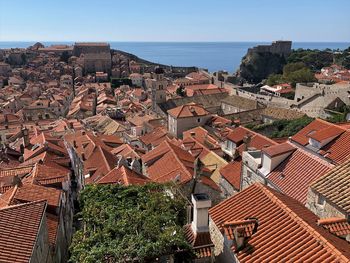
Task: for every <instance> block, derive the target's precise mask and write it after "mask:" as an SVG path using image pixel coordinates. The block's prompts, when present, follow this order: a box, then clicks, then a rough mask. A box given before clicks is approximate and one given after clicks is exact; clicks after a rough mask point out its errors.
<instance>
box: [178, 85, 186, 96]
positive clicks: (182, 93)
mask: <svg viewBox="0 0 350 263" xmlns="http://www.w3.org/2000/svg"><path fill="white" fill-rule="evenodd" d="M176 94H177V95H179V96H181V97H185V96H186V90H185V87H184V86H183V85H180V86H179V87H178V88H177V89H176Z"/></svg>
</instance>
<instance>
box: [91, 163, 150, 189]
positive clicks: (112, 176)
mask: <svg viewBox="0 0 350 263" xmlns="http://www.w3.org/2000/svg"><path fill="white" fill-rule="evenodd" d="M150 182H151V179H150V178H148V177H146V176H144V175H142V174H139V173H136V172H135V171H132V170H130V169H129V168H127V167H125V166H121V167H115V168H114V169H112V170H111V171H110V172H109V173H107V174H106V175H105V176H103V177H102V178H101V179H99V180H98V181H97V182H96V183H97V184H121V185H125V186H129V185H144V184H146V183H150Z"/></svg>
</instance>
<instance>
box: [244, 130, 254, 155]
mask: <svg viewBox="0 0 350 263" xmlns="http://www.w3.org/2000/svg"><path fill="white" fill-rule="evenodd" d="M252 137H253V135H252V134H250V133H248V134H247V135H246V136H244V138H243V143H244V151H248V150H249V145H250V143H251V141H252Z"/></svg>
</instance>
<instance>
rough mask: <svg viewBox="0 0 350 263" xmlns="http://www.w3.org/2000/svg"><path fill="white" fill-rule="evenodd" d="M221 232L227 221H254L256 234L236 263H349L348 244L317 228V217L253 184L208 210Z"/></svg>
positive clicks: (349, 248) (238, 254) (285, 198)
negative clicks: (256, 221) (256, 226)
mask: <svg viewBox="0 0 350 263" xmlns="http://www.w3.org/2000/svg"><path fill="white" fill-rule="evenodd" d="M209 214H210V217H211V219H212V220H213V222H214V223H215V225H216V226H217V227H218V228H219V229H221V230H223V224H224V223H225V222H228V221H237V220H243V219H245V218H249V217H254V218H256V219H258V221H259V227H258V230H257V232H256V233H255V234H254V235H253V236H252V237H251V238H250V240H249V242H248V244H247V245H246V247H245V248H244V249H242V250H241V251H239V252H238V253H236V255H237V258H238V260H239V261H240V262H246V263H249V262H252V263H253V262H306V261H308V262H349V261H350V244H348V243H347V242H346V241H344V240H341V239H339V238H338V237H335V236H333V235H332V234H330V233H329V232H328V231H326V230H325V229H323V228H322V227H321V226H318V225H317V220H318V217H317V216H315V215H314V214H313V213H312V212H311V211H309V210H308V209H307V208H306V207H304V206H303V205H302V204H301V203H299V202H298V201H295V200H294V199H292V198H290V197H288V196H286V195H284V194H281V193H279V192H277V191H276V190H273V189H271V188H269V187H267V186H264V185H262V184H259V183H257V184H253V185H251V186H250V187H248V188H246V189H244V190H243V191H242V192H239V193H238V194H236V195H234V196H232V197H230V198H229V199H226V200H225V201H223V202H221V203H220V204H218V205H216V206H214V207H213V208H211V209H210V210H209Z"/></svg>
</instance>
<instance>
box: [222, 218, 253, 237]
mask: <svg viewBox="0 0 350 263" xmlns="http://www.w3.org/2000/svg"><path fill="white" fill-rule="evenodd" d="M257 224H258V221H257V220H256V219H245V220H234V221H227V222H225V223H224V224H223V226H222V227H223V229H224V231H225V235H226V236H227V238H228V239H229V240H234V239H235V237H234V231H235V230H236V231H238V232H239V233H240V236H241V237H251V236H252V235H253V234H254V233H255V232H256V230H257V229H256V226H257Z"/></svg>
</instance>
